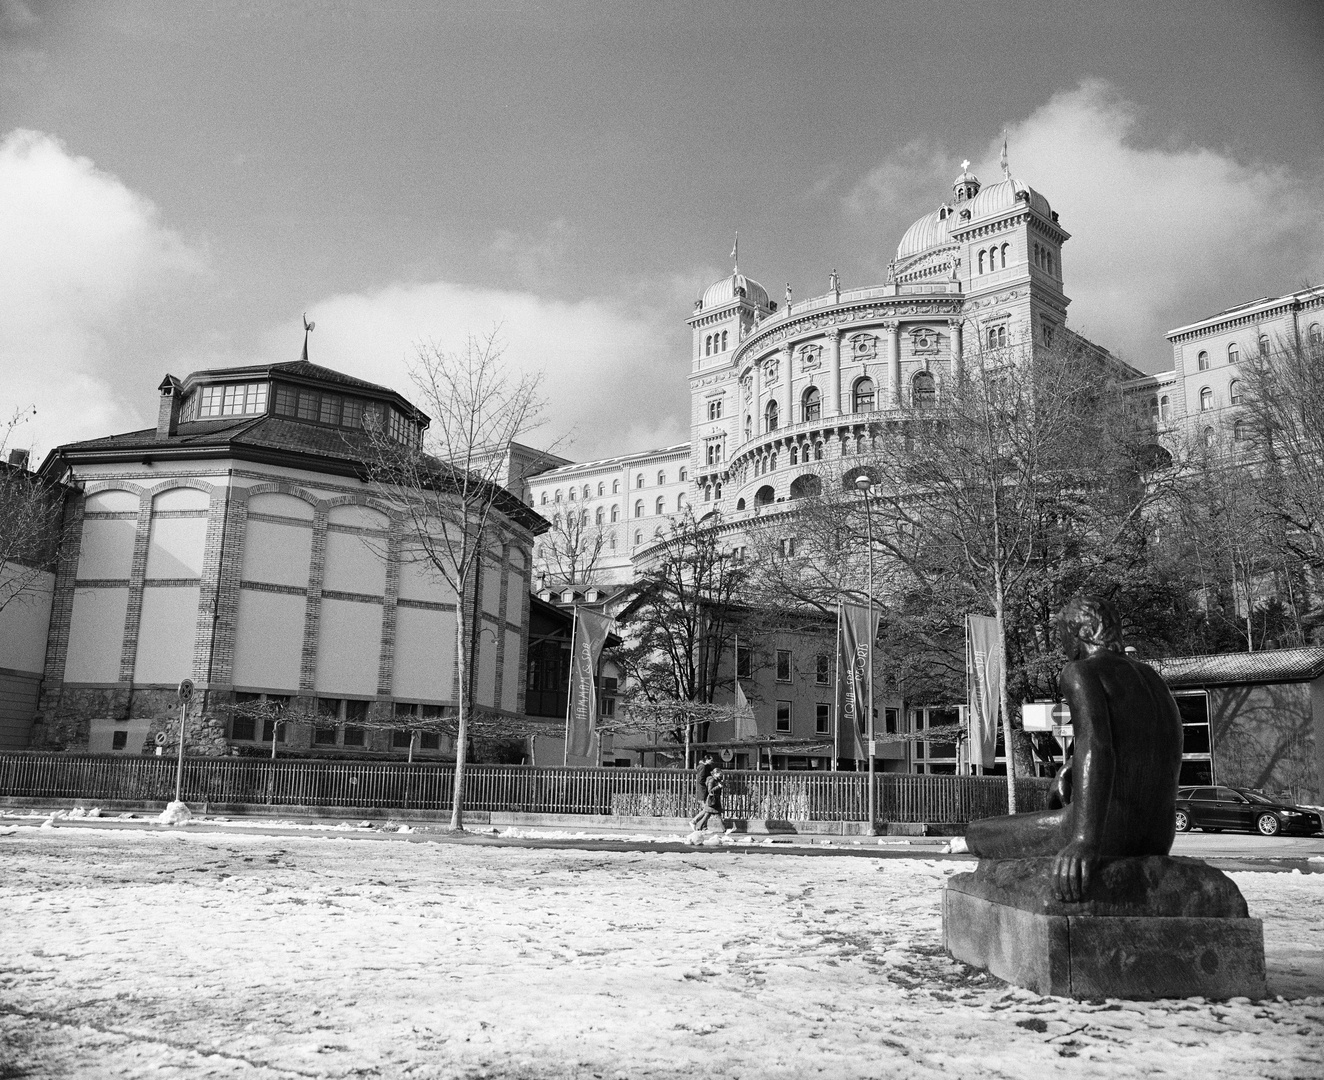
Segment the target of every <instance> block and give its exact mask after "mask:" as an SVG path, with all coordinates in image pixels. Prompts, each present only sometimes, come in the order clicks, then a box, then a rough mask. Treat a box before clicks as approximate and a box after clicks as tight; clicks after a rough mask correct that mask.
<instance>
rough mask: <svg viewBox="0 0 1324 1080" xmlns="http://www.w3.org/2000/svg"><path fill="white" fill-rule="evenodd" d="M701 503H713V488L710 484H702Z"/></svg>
mask: <svg viewBox="0 0 1324 1080" xmlns="http://www.w3.org/2000/svg"><path fill="white" fill-rule="evenodd" d="M703 501H704V502H712V501H713V486H712V484H704V485H703Z"/></svg>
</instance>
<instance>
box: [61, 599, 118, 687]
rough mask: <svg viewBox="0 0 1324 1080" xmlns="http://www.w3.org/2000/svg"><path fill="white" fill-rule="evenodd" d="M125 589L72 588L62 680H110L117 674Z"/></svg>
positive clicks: (112, 680) (107, 681)
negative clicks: (71, 609)
mask: <svg viewBox="0 0 1324 1080" xmlns="http://www.w3.org/2000/svg"><path fill="white" fill-rule="evenodd" d="M128 608H129V590H128V589H75V590H74V604H73V611H72V612H71V614H70V617H69V653H68V660H67V661H66V662H65V668H64V679H65V682H74V683H80V682H81V683H113V682H118V681H119V677H120V651H121V649H122V648H123V645H124V615H125V612H127V611H128Z"/></svg>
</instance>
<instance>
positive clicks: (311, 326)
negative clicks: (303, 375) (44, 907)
mask: <svg viewBox="0 0 1324 1080" xmlns="http://www.w3.org/2000/svg"><path fill="white" fill-rule="evenodd" d="M316 328H317V324H316V323H313V322H309V321H308V312H306V311H305V312H304V313H303V355H302V356H300V357H299V359H300V360H302V361H303V362H304V363H305V364H306V363H308V335H309V334H311V333H312V332H313V330H315V329H316Z"/></svg>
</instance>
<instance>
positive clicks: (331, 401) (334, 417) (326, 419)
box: [317, 394, 340, 427]
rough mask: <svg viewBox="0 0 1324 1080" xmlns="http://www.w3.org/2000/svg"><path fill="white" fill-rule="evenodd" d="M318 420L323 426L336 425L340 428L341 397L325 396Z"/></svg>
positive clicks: (323, 396) (334, 395) (337, 395)
mask: <svg viewBox="0 0 1324 1080" xmlns="http://www.w3.org/2000/svg"><path fill="white" fill-rule="evenodd" d="M317 419H318V420H319V421H320V422H321V423H323V424H335V425H336V426H337V427H339V426H340V395H339V394H323V395H322V402H321V407H320V408H319V410H318V413H317Z"/></svg>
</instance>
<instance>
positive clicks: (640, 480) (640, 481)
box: [634, 473, 644, 488]
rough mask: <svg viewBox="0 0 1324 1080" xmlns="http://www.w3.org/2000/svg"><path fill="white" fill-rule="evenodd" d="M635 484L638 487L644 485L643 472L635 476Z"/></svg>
mask: <svg viewBox="0 0 1324 1080" xmlns="http://www.w3.org/2000/svg"><path fill="white" fill-rule="evenodd" d="M634 486H635V487H637V488H641V487H643V486H644V474H643V473H640V474H639V475H638V476H636V477H635V478H634Z"/></svg>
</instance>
